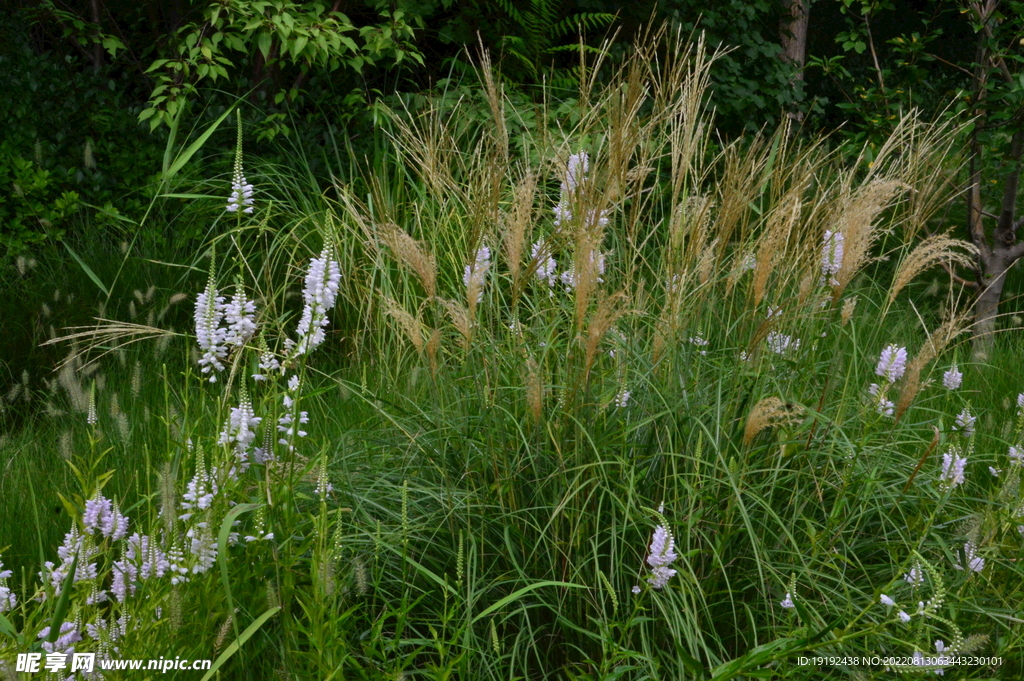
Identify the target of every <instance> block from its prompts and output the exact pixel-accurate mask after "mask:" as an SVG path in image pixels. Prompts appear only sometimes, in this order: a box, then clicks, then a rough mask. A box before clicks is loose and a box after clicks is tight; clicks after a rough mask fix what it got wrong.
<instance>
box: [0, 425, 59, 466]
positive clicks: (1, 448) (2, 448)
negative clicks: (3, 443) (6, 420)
mask: <svg viewBox="0 0 1024 681" xmlns="http://www.w3.org/2000/svg"><path fill="white" fill-rule="evenodd" d="M72 443H73V438H72V435H71V431H70V430H65V431H64V432H62V433H61V434H60V455H61V456H62V457H63V458H64V460H65V461H70V460H71V458H72V456H73V455H74V448H73V446H72ZM0 449H3V448H2V447H0Z"/></svg>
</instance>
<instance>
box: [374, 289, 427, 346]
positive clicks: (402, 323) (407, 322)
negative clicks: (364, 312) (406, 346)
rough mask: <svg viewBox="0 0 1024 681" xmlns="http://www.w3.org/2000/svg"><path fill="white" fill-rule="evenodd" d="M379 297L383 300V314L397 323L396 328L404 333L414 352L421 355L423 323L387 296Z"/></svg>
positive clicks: (381, 295) (381, 294)
mask: <svg viewBox="0 0 1024 681" xmlns="http://www.w3.org/2000/svg"><path fill="white" fill-rule="evenodd" d="M380 297H381V298H382V299H383V300H384V313H385V314H387V315H389V316H391V317H393V318H394V319H395V321H396V322H397V323H398V326H399V328H400V329H402V331H403V332H404V333H405V336H406V338H408V339H409V341H410V342H411V343H412V344H413V347H415V348H416V352H418V353H420V354H421V355H422V354H423V334H424V330H425V329H424V328H423V322H421V321H420V320H419V318H417V317H413V316H412V315H411V314H409V313H408V312H406V311H405V309H404V308H402V306H401V305H399V304H398V303H397V302H395V301H394V300H392V299H391V298H389V297H388V296H386V295H384V294H383V293H380Z"/></svg>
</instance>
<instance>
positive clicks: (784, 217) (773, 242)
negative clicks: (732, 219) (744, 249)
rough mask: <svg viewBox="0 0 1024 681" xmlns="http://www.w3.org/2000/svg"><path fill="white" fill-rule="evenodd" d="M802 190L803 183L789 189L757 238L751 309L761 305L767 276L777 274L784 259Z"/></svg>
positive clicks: (795, 224)
mask: <svg viewBox="0 0 1024 681" xmlns="http://www.w3.org/2000/svg"><path fill="white" fill-rule="evenodd" d="M805 189H806V186H805V185H802V184H800V185H797V186H794V187H792V188H791V189H790V190H789V191H788V192H787V193H786V195H785V196H784V197H783V198H782V200H781V201H780V202H779V203H778V204H776V206H775V208H774V209H773V210H772V212H771V213H770V214H769V216H768V223H767V225H766V226H765V230H764V234H762V235H761V237H760V238H759V239H758V248H757V265H756V266H755V267H754V282H753V288H752V299H751V300H752V302H751V305H752V306H753V307H757V306H758V305H760V304H761V300H762V298H764V291H765V286H766V285H767V284H768V278H769V276H770V275H771V274H773V273H775V274H779V272H778V269H779V265H780V262H781V261H783V260H785V258H786V255H787V253H786V251H787V246H788V244H789V241H790V237H791V236H792V234H793V231H794V229H795V228H796V227H797V225H798V224H799V222H800V214H801V210H802V207H803V193H804V191H805Z"/></svg>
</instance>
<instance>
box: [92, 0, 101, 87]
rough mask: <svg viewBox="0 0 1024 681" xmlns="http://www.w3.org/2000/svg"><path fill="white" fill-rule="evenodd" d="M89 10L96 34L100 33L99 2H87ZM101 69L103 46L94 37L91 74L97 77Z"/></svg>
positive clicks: (95, 0) (97, 38) (97, 0)
mask: <svg viewBox="0 0 1024 681" xmlns="http://www.w3.org/2000/svg"><path fill="white" fill-rule="evenodd" d="M89 8H90V9H91V10H92V23H94V24H96V32H97V34H99V33H102V32H103V29H102V25H103V23H102V22H103V13H102V12H101V11H100V0H89ZM102 69H103V45H102V44H101V43H100V41H99V35H97V36H96V42H95V43H93V46H92V72H93V74H95V75H97V76H98V75H99V73H100V71H101V70H102Z"/></svg>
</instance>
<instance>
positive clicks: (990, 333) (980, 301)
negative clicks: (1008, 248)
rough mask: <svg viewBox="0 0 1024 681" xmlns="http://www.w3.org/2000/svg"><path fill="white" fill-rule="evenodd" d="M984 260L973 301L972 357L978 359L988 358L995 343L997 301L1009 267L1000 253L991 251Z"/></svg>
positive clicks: (1001, 292)
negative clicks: (983, 275)
mask: <svg viewBox="0 0 1024 681" xmlns="http://www.w3.org/2000/svg"><path fill="white" fill-rule="evenodd" d="M986 260H987V262H985V264H984V267H985V278H984V283H983V284H982V289H981V292H980V293H979V294H978V297H977V299H976V300H975V302H974V358H975V359H976V360H979V361H983V360H986V359H988V355H989V352H990V351H991V350H992V346H993V345H994V344H995V338H996V337H995V333H996V317H997V316H998V315H999V301H1000V299H1002V297H1003V285H1004V284H1005V283H1006V272H1007V270H1009V269H1010V268H1009V265H1006V264H1004V262H1003V258H1002V257H1001V254H1000V253H991V254H990V255H989V257H988V258H987V259H986ZM1011 264H1012V263H1011Z"/></svg>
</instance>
